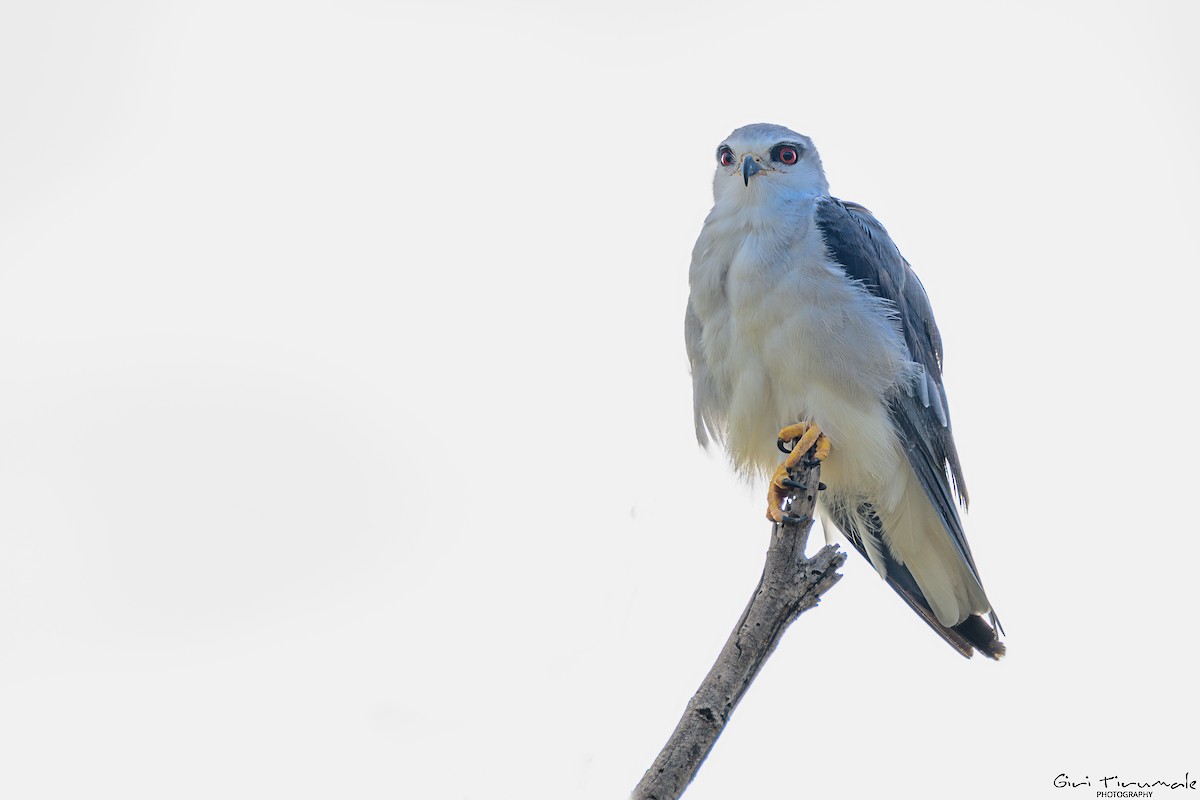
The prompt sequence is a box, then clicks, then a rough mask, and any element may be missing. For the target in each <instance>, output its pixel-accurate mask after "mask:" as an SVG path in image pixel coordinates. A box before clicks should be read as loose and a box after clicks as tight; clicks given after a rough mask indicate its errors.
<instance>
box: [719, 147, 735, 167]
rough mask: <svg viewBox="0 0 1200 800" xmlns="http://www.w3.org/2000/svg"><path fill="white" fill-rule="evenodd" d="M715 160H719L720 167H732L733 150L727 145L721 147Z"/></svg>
mask: <svg viewBox="0 0 1200 800" xmlns="http://www.w3.org/2000/svg"><path fill="white" fill-rule="evenodd" d="M717 161H718V162H720V164H721V166H722V167H732V166H733V161H734V158H733V151H732V150H730V149H729V148H728V147H722V148H721V149H720V150H718V151H717Z"/></svg>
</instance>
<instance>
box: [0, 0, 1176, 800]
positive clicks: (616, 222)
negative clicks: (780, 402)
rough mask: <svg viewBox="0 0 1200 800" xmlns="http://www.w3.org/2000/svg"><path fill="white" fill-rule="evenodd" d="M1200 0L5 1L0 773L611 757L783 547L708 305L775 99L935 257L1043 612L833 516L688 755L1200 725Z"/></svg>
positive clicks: (657, 721)
mask: <svg viewBox="0 0 1200 800" xmlns="http://www.w3.org/2000/svg"><path fill="white" fill-rule="evenodd" d="M1196 9H1197V6H1196V5H1195V4H1194V3H1190V2H1179V3H1154V2H1143V3H1138V4H1133V3H1127V4H1120V5H1117V4H1112V3H1095V2H1089V3H1078V4H1063V3H1027V4H1023V3H1008V4H1005V5H1004V6H1002V7H1001V6H995V5H989V6H986V7H985V6H974V5H972V6H968V5H967V4H958V3H941V4H928V3H927V4H920V5H917V6H914V5H913V4H884V3H877V4H867V5H859V4H852V3H832V2H830V3H810V4H799V3H796V4H761V3H729V4H716V3H711V2H699V3H697V2H693V3H688V4H683V3H679V4H676V5H668V4H656V3H648V4H644V3H634V2H618V3H604V4H589V5H588V6H586V7H577V8H576V7H571V6H569V5H567V4H564V3H556V2H550V1H549V0H545V2H540V3H533V2H516V3H507V4H502V3H496V4H485V3H476V4H474V5H472V4H468V3H458V4H454V3H438V4H435V3H433V2H410V3H394V4H393V3H385V2H369V1H368V0H359V1H357V2H354V1H353V0H347V1H346V2H333V1H332V0H330V1H329V2H313V1H309V2H287V3H285V2H276V3H270V2H206V3H181V2H157V3H155V2H145V3H135V2H111V3H105V4H99V3H84V2H39V3H36V4H35V3H25V4H18V3H15V2H9V3H5V4H4V5H3V6H2V7H0V753H3V754H4V756H3V762H4V764H3V767H2V768H0V796H3V797H6V798H8V797H11V798H22V799H24V798H81V797H88V798H95V797H104V798H107V797H114V798H123V799H124V800H137V799H140V798H155V800H157V799H158V798H172V799H174V798H205V799H207V798H213V797H225V798H265V797H289V798H292V797H295V798H329V797H339V798H340V797H352V798H426V797H428V798H450V799H451V800H458V799H459V798H469V799H470V800H503V799H505V798H573V797H579V798H621V797H625V796H626V795H627V794H628V792H629V791H630V790H631V789H632V787H633V786H634V784H635V783H636V782H637V780H638V779H639V778H640V777H641V775H642V772H643V770H645V768H646V767H648V766H649V764H650V763H651V761H652V760H653V758H654V756H655V754H656V753H657V751H658V749H659V747H660V746H661V745H662V743H663V742H664V741H665V739H666V737H667V735H668V734H669V733H670V731H671V729H672V727H673V726H674V724H675V722H676V720H677V719H678V716H679V714H680V712H681V711H682V709H683V707H684V705H685V703H686V702H687V699H688V698H689V697H690V696H691V694H692V692H693V691H694V690H695V688H696V686H697V685H698V683H699V681H700V679H701V678H702V677H703V675H704V673H705V672H706V671H707V669H708V667H709V666H710V665H711V663H712V660H713V658H714V657H715V656H716V654H717V652H718V651H719V649H720V647H721V645H722V643H723V642H724V640H725V637H726V635H727V634H728V632H729V630H730V628H731V627H732V625H733V623H734V622H735V621H736V619H737V617H738V615H739V614H740V613H741V611H742V608H743V606H744V604H745V602H746V600H747V598H748V597H749V595H750V591H751V590H752V588H753V587H754V584H755V581H756V580H757V577H758V573H759V570H760V568H761V564H762V554H763V552H764V550H765V547H766V544H767V535H768V526H767V524H766V523H765V522H763V521H762V518H761V516H762V510H763V493H762V491H761V489H759V488H754V489H750V488H747V487H745V486H743V485H741V484H739V483H737V482H736V480H735V479H734V478H733V477H732V475H731V474H730V472H729V470H728V469H727V468H726V466H725V464H724V462H723V458H722V457H721V456H720V455H719V454H714V455H705V454H703V453H702V452H700V451H699V449H698V448H697V446H696V444H695V441H694V439H693V435H692V429H691V398H690V392H691V387H690V380H689V378H688V373H687V365H686V359H685V355H684V348H683V337H682V327H683V326H682V318H683V307H684V302H685V299H686V296H687V266H688V258H689V254H690V250H691V246H692V243H693V241H694V239H695V236H696V234H697V232H698V231H699V227H700V223H701V220H702V219H703V216H704V214H705V213H706V212H707V209H708V207H709V204H710V199H711V196H710V191H711V189H710V181H711V173H712V167H713V160H712V158H713V156H712V154H713V151H714V149H715V146H716V144H717V143H718V142H719V141H720V140H721V139H722V138H723V137H724V136H725V135H726V134H727V133H728V132H729V131H730V130H731V129H732V128H734V127H737V126H739V125H742V124H745V123H748V122H759V121H771V122H779V123H782V124H786V125H788V126H790V127H793V128H796V129H798V130H800V131H803V132H805V133H808V134H810V135H811V136H813V137H814V139H815V141H816V143H817V145H818V147H819V148H820V150H821V153H822V156H823V159H824V161H825V166H826V170H827V173H828V175H829V178H830V181H831V184H832V186H833V190H834V193H835V194H837V195H839V196H841V197H845V198H848V199H853V200H856V201H858V202H861V203H863V204H865V205H866V206H868V207H869V208H871V209H872V210H873V211H875V212H876V213H877V214H878V215H879V217H880V218H881V219H882V220H883V222H884V224H885V225H887V226H888V228H889V230H890V231H891V233H892V235H893V237H894V238H895V239H896V241H897V242H898V244H899V245H900V248H901V249H902V251H903V252H904V253H905V255H906V256H907V257H908V259H909V260H910V261H912V262H913V264H914V265H915V266H916V268H917V270H918V272H919V274H920V275H921V278H922V280H923V281H924V283H925V285H926V287H927V289H928V291H929V294H930V296H931V298H932V300H933V303H934V307H935V310H936V311H937V315H938V320H939V322H940V324H941V329H942V332H943V335H944V336H945V339H946V343H947V345H946V347H947V386H948V391H949V393H950V399H951V407H952V411H953V414H954V421H955V426H956V433H957V438H958V443H959V449H960V452H961V453H962V456H963V460H964V464H965V468H966V474H967V480H968V485H969V487H970V490H971V493H972V499H973V504H972V509H971V513H970V514H969V515H968V518H967V521H966V524H967V531H968V534H969V536H970V539H971V543H972V546H973V548H974V550H975V554H976V557H977V560H978V562H979V564H980V567H981V571H982V573H983V576H984V579H985V582H986V585H987V587H988V591H989V593H990V594H991V596H992V598H993V600H994V602H995V604H996V607H997V608H998V610H999V612H1000V614H1001V617H1002V619H1003V621H1004V623H1005V626H1006V628H1007V630H1008V633H1009V636H1008V645H1009V648H1010V653H1011V654H1010V656H1009V658H1008V659H1006V660H1005V661H1003V662H1002V663H1000V664H994V663H990V662H987V661H983V660H979V659H975V660H972V661H970V662H968V661H965V660H963V659H961V658H959V657H958V656H956V655H955V654H954V653H953V652H952V651H951V650H950V649H949V648H947V647H946V646H945V645H944V644H943V643H942V642H941V641H940V640H939V639H938V638H937V637H935V636H934V635H933V634H931V633H930V632H929V631H928V630H927V629H926V628H925V626H924V625H923V624H922V623H921V622H920V621H919V620H918V619H917V618H916V617H915V616H914V615H913V614H912V613H911V612H910V611H909V610H908V609H907V608H906V607H905V606H904V604H903V603H901V602H900V601H899V599H898V598H896V597H895V596H894V595H892V593H891V592H890V590H889V589H888V588H887V587H886V585H885V584H884V583H883V582H882V581H879V580H878V578H877V577H876V576H875V575H874V574H873V573H872V572H871V571H870V569H869V567H868V566H867V565H866V564H865V562H863V561H862V560H861V559H860V558H859V557H858V556H857V554H853V553H852V554H851V558H850V561H849V563H848V564H847V566H846V569H845V576H846V577H845V579H844V580H843V581H842V582H841V583H840V584H839V585H838V586H837V587H836V588H835V589H834V590H833V592H832V593H831V594H829V595H828V596H827V597H826V599H825V601H824V602H823V604H822V606H821V607H820V608H819V609H817V610H815V611H814V612H812V613H811V614H807V615H805V616H804V617H803V618H802V619H801V621H800V622H799V623H798V624H797V625H796V626H795V627H793V628H792V629H791V631H789V633H788V635H787V636H786V638H785V639H784V641H783V644H782V646H781V647H780V648H779V650H778V651H777V652H776V654H775V655H774V657H773V658H772V659H771V661H770V663H769V664H768V666H767V668H766V670H765V671H764V673H763V674H762V675H761V677H760V678H759V680H758V681H757V683H756V684H755V685H754V686H753V687H752V689H751V691H750V693H749V695H748V696H747V698H746V700H745V701H744V702H743V704H742V706H741V707H740V708H739V709H738V711H737V713H736V714H735V715H734V718H733V721H732V723H731V724H730V726H729V728H728V729H727V731H726V733H725V735H724V736H723V737H722V739H721V740H720V741H719V742H718V744H717V747H716V749H715V751H714V752H713V754H712V756H711V758H710V759H709V761H708V763H706V764H705V766H704V767H703V769H702V770H701V772H700V775H699V778H698V780H697V781H696V783H695V784H694V785H693V786H692V788H691V789H690V791H689V793H688V794H687V797H688V798H689V800H702V799H703V798H729V797H743V798H757V797H764V798H765V797H770V798H799V797H869V796H876V797H878V796H885V793H886V795H887V796H915V795H917V794H920V795H921V796H924V797H929V798H950V797H962V796H971V797H985V798H992V797H994V798H1014V797H1057V798H1083V797H1092V796H1094V791H1093V790H1088V789H1078V790H1069V789H1066V790H1064V789H1054V788H1053V787H1052V785H1051V782H1052V781H1053V779H1054V777H1055V776H1056V775H1057V774H1059V773H1062V772H1066V773H1068V774H1070V775H1071V776H1072V777H1076V778H1080V779H1081V778H1082V777H1083V776H1090V777H1091V778H1093V779H1098V778H1100V777H1103V776H1104V775H1112V774H1119V775H1121V776H1122V777H1123V778H1129V779H1133V778H1142V779H1155V778H1162V779H1175V778H1177V779H1181V778H1182V776H1183V773H1184V772H1185V771H1189V770H1190V771H1191V773H1192V774H1193V775H1197V774H1200V761H1197V748H1196V735H1195V721H1196V718H1197V713H1198V712H1200V702H1198V700H1197V691H1196V688H1195V687H1196V684H1195V670H1196V666H1195V664H1196V658H1197V656H1198V655H1200V653H1198V648H1197V636H1196V621H1195V620H1196V616H1195V611H1196V608H1197V600H1198V597H1200V590H1198V589H1197V584H1196V581H1195V573H1196V569H1195V563H1196V560H1197V557H1200V544H1198V540H1200V526H1198V524H1197V521H1196V513H1195V511H1194V509H1193V508H1192V501H1193V498H1194V497H1195V496H1196V494H1197V486H1196V480H1195V479H1196V477H1197V470H1196V467H1195V464H1196V461H1195V456H1194V453H1195V451H1196V449H1197V447H1200V437H1197V436H1196V434H1195V430H1194V424H1193V419H1194V413H1195V406H1196V401H1195V391H1194V383H1195V376H1194V373H1195V368H1196V349H1195V345H1196V334H1195V330H1196V328H1195V325H1196V311H1195V309H1196V296H1197V292H1198V291H1200V279H1198V278H1197V275H1198V268H1200V263H1197V262H1198V259H1197V255H1196V253H1197V248H1196V244H1195V233H1194V231H1195V229H1196V219H1197V216H1198V214H1200V200H1198V199H1197V192H1196V186H1197V184H1198V182H1200V157H1198V155H1197V152H1198V151H1197V142H1200V115H1198V109H1197V96H1198V95H1200V80H1198V78H1200V55H1197V52H1198V51H1197V48H1196V46H1195V32H1196V30H1197V23H1198V22H1200V13H1198V12H1197V10H1196ZM1159 796H1163V795H1160V794H1158V793H1156V794H1155V797H1159Z"/></svg>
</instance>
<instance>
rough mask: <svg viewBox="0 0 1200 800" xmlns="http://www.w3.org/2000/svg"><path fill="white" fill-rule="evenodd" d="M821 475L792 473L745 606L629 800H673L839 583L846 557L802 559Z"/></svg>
mask: <svg viewBox="0 0 1200 800" xmlns="http://www.w3.org/2000/svg"><path fill="white" fill-rule="evenodd" d="M820 476H821V465H820V462H817V461H815V460H809V459H805V460H802V461H801V462H800V463H799V464H798V465H797V466H796V468H795V469H794V470H793V471H792V472H791V474H790V477H791V484H792V485H791V487H790V494H789V497H790V505H788V504H785V508H786V509H787V511H788V514H787V516H785V517H784V522H783V523H780V524H778V525H775V526H774V527H773V528H772V531H771V546H770V547H769V548H768V550H767V559H766V564H765V565H764V567H763V574H762V577H761V578H759V581H758V586H757V588H755V590H754V595H753V597H751V599H750V604H749V605H748V606H746V610H745V611H744V612H742V618H741V619H739V620H738V624H737V626H736V627H735V628H734V629H733V633H731V634H730V635H729V640H728V641H726V642H725V647H724V648H723V649H722V650H721V655H720V656H719V657H718V658H717V661H716V663H715V664H713V667H712V669H711V670H709V673H708V676H707V677H706V678H705V679H704V682H703V683H702V684H700V688H699V690H698V691H697V692H696V694H695V695H694V696H693V697H692V699H691V701H690V702H688V704H687V709H686V710H685V711H684V713H683V718H682V719H680V720H679V724H678V725H677V726H675V732H674V733H672V734H671V738H670V739H669V740H668V741H667V744H666V746H665V747H663V749H662V752H660V753H659V754H658V758H656V759H655V760H654V765H653V766H651V767H650V769H648V770H646V774H645V775H644V776H643V777H642V780H641V782H640V783H638V785H637V788H635V789H634V790H633V795H632V800H675V798H678V797H679V796H680V795H682V794H683V791H684V790H685V789H686V788H687V787H688V784H690V783H691V782H692V778H694V777H695V775H696V772H697V771H698V770H699V769H700V765H701V764H703V763H704V759H705V758H706V757H707V756H708V753H709V751H711V750H712V748H713V745H714V744H716V741H717V737H719V736H720V735H721V731H723V730H724V729H725V724H726V723H727V722H728V721H729V717H730V716H731V715H732V714H733V710H734V709H735V708H737V704H738V702H739V701H741V699H742V696H743V695H744V694H745V693H746V690H748V689H749V688H750V684H751V683H753V681H754V678H755V677H756V676H757V675H758V673H759V670H761V669H762V667H763V664H765V663H766V661H767V658H769V657H770V655H771V653H772V652H774V650H775V646H776V645H777V644H779V640H780V639H781V638H782V637H783V632H784V631H785V630H787V628H788V626H789V625H791V624H792V622H793V621H795V619H796V617H798V616H800V614H802V613H803V612H805V611H807V610H808V609H810V608H812V607H813V606H815V605H816V604H817V602H818V600H820V598H821V595H822V594H824V593H825V592H826V591H828V590H829V588H830V587H831V586H833V585H834V584H835V583H837V582H838V580H839V579H840V578H841V577H842V576H841V575H840V574H838V572H837V569H838V568H839V567H841V565H842V564H843V563H844V562H845V560H846V555H845V553H842V552H841V551H839V550H838V549H837V547H835V546H832V545H826V546H825V547H823V548H821V550H820V551H819V552H818V553H817V554H816V555H815V556H813V557H812V558H811V559H810V558H805V556H804V548H805V545H806V544H807V543H808V534H809V532H810V531H811V530H812V523H813V512H814V510H815V508H816V504H817V490H818V488H819V487H820V483H819V481H820Z"/></svg>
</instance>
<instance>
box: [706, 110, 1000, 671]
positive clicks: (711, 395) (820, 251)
mask: <svg viewBox="0 0 1200 800" xmlns="http://www.w3.org/2000/svg"><path fill="white" fill-rule="evenodd" d="M716 162H717V163H716V171H715V174H714V177H713V207H712V210H711V211H710V212H709V214H708V216H707V217H706V218H705V220H704V224H703V227H702V228H701V231H700V235H699V237H698V238H697V240H696V245H695V247H694V249H693V251H692V259H691V265H690V268H689V273H688V282H689V287H690V292H689V296H688V303H687V311H686V315H685V323H684V333H685V336H684V338H685V342H686V346H687V354H688V361H689V363H690V367H691V375H692V389H693V405H694V412H695V427H696V438H697V440H698V441H699V443H700V445H701V446H702V447H708V446H709V445H710V444H711V443H714V442H715V443H718V444H720V445H723V446H724V448H725V450H726V452H727V454H728V456H729V459H730V461H731V462H732V464H733V466H734V468H735V469H736V470H737V472H739V473H740V474H741V475H742V476H744V477H746V478H748V479H751V480H753V479H755V478H756V477H769V480H770V485H769V488H768V499H767V505H768V509H767V515H768V517H769V518H770V519H771V520H772V521H774V522H776V523H778V522H780V521H781V520H782V519H783V518H784V515H785V513H786V512H785V511H784V509H783V507H782V502H783V500H784V498H785V496H786V489H785V487H784V485H783V480H784V479H786V478H787V472H786V468H787V466H790V465H792V464H794V463H795V461H796V460H797V459H798V458H799V457H800V456H802V455H804V454H805V453H806V452H807V451H809V450H810V448H811V449H812V452H813V453H814V456H813V457H814V458H816V459H819V460H820V461H821V481H822V483H823V484H824V488H823V489H822V491H820V493H819V495H818V500H817V510H818V512H819V514H820V515H821V518H822V527H823V528H824V530H825V532H826V537H827V539H829V540H831V541H832V540H834V539H835V533H836V532H838V531H840V533H841V534H842V536H844V537H845V539H846V540H847V541H848V542H849V543H850V544H851V545H853V547H854V548H855V550H857V551H858V552H859V553H860V554H861V555H862V556H863V557H864V558H866V559H867V561H868V562H870V564H871V565H872V566H873V567H874V569H875V570H876V571H877V572H878V573H879V575H880V576H881V577H882V578H883V579H884V580H885V581H887V583H888V584H889V585H890V586H891V587H892V589H894V590H895V591H896V593H897V594H899V595H900V597H901V598H903V599H904V601H905V602H906V603H907V604H908V605H909V606H910V607H911V608H912V609H913V611H915V612H916V613H917V614H918V615H919V616H920V617H921V618H922V619H923V620H924V621H925V622H926V623H927V624H928V625H929V626H930V627H931V628H932V629H933V630H934V631H935V632H936V633H937V634H938V635H940V636H941V637H942V638H943V639H944V640H945V641H946V642H947V643H949V644H950V646H951V647H953V648H954V649H955V650H957V651H958V652H959V653H960V654H962V655H963V656H966V657H967V658H970V657H971V656H972V655H973V653H974V652H975V651H978V652H979V653H981V654H982V655H984V656H987V657H989V658H992V659H997V660H998V659H999V658H1000V657H1001V656H1003V655H1004V654H1005V645H1004V643H1003V642H1002V641H1001V640H1000V636H1001V635H1002V634H1003V633H1004V630H1003V628H1002V627H1001V625H1000V620H999V619H998V617H997V616H996V612H995V611H994V610H993V608H992V605H991V601H990V600H989V599H988V597H987V594H986V593H985V592H984V589H983V583H982V581H981V579H980V577H979V571H978V569H977V568H976V565H975V560H974V558H973V556H972V555H971V549H970V547H969V545H968V544H967V539H966V534H965V532H964V530H963V525H962V519H961V517H960V515H959V513H958V506H959V505H960V504H961V505H962V507H963V508H964V510H965V508H966V506H967V503H968V494H967V489H966V485H965V483H964V480H963V472H962V465H961V463H960V461H959V456H958V451H957V448H956V447H955V444H954V436H953V432H952V430H951V426H950V408H949V404H948V402H947V399H946V391H945V388H944V386H943V383H942V355H943V349H942V338H941V334H940V332H939V331H938V327H937V323H936V322H935V321H934V317H933V310H932V308H931V306H930V302H929V299H928V296H927V295H926V293H925V288H924V287H923V286H922V284H921V281H920V280H919V279H918V278H917V275H916V273H915V272H914V271H913V269H912V267H911V266H910V264H909V263H908V261H906V260H905V258H904V257H903V256H902V255H901V254H900V251H899V249H897V247H896V245H895V243H893V241H892V239H891V237H890V236H889V235H888V233H887V231H886V230H885V229H884V227H883V225H882V224H881V223H880V222H879V221H878V220H877V219H876V218H875V216H874V215H873V214H872V213H871V212H870V211H868V210H867V209H866V208H864V207H863V206H861V205H859V204H857V203H853V202H849V201H845V200H840V199H838V198H836V197H833V196H831V195H830V193H829V182H828V180H827V179H826V177H825V170H824V167H823V165H822V163H821V157H820V155H819V154H818V152H817V149H816V147H815V146H814V144H813V142H812V139H810V138H809V137H808V136H805V135H803V134H800V133H797V132H795V131H793V130H791V129H789V128H787V127H784V126H782V125H774V124H765V123H760V124H753V125H747V126H744V127H741V128H738V129H736V130H735V131H733V132H732V133H731V134H730V135H729V136H728V137H727V138H726V139H725V140H724V141H722V142H721V143H720V145H719V146H718V147H717V151H716ZM788 442H793V443H794V445H793V448H792V450H791V455H789V456H787V457H786V459H783V457H782V456H781V454H780V451H781V450H782V451H783V452H785V453H786V452H788V451H787V450H785V449H784V446H785V444H786V443H788ZM781 459H783V460H782V463H781Z"/></svg>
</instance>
